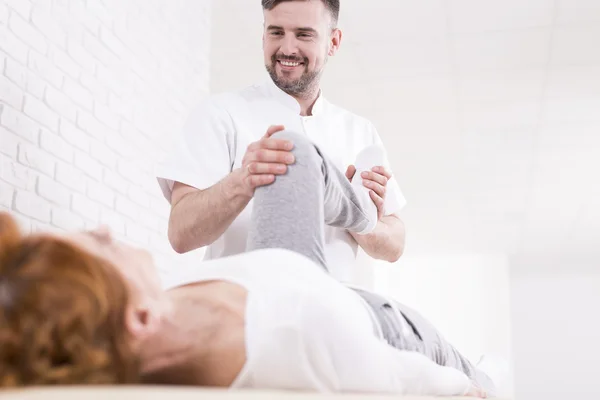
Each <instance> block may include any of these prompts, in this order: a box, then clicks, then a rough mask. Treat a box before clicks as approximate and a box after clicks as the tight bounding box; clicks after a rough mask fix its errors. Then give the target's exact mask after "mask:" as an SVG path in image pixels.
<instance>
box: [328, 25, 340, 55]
mask: <svg viewBox="0 0 600 400" xmlns="http://www.w3.org/2000/svg"><path fill="white" fill-rule="evenodd" d="M341 44H342V31H341V30H340V29H338V28H335V29H334V30H333V32H331V41H330V45H329V53H328V54H329V56H334V55H335V53H337V51H338V50H339V49H340V46H341Z"/></svg>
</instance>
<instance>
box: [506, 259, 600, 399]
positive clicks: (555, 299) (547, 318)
mask: <svg viewBox="0 0 600 400" xmlns="http://www.w3.org/2000/svg"><path fill="white" fill-rule="evenodd" d="M599 266H600V263H599V262H598V258H587V259H585V258H582V257H581V256H573V257H568V256H565V255H562V256H554V257H539V256H538V257H528V258H520V259H516V260H513V261H512V262H511V296H512V305H513V306H512V309H511V316H512V336H513V337H514V340H513V348H514V371H515V395H516V398H517V399H532V400H537V399H543V400H559V399H575V398H581V399H597V398H600V387H599V386H598V377H599V376H600V364H599V361H598V360H599V358H600V318H599V317H598V305H600V269H599Z"/></svg>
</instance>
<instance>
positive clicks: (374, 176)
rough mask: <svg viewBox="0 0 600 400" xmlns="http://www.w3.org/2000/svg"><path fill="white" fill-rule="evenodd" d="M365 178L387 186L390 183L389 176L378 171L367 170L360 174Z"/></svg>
mask: <svg viewBox="0 0 600 400" xmlns="http://www.w3.org/2000/svg"><path fill="white" fill-rule="evenodd" d="M360 176H361V177H362V178H363V179H368V180H370V181H373V182H376V183H378V184H380V185H383V186H386V185H387V183H388V178H387V177H386V176H383V175H381V174H379V173H377V172H372V171H365V172H363V173H362V174H361V175H360Z"/></svg>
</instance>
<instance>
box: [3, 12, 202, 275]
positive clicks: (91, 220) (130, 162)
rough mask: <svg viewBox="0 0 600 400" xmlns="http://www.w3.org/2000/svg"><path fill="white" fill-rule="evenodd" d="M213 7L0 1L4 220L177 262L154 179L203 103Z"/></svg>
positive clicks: (164, 205)
mask: <svg viewBox="0 0 600 400" xmlns="http://www.w3.org/2000/svg"><path fill="white" fill-rule="evenodd" d="M209 3H210V0H181V1H176V2H174V1H170V0H126V1H123V0H70V1H56V0H55V1H52V0H0V210H9V211H10V212H11V213H13V214H14V215H15V216H16V217H17V218H18V221H19V222H20V224H21V225H22V227H23V229H24V230H26V231H31V232H37V231H40V230H41V231H44V230H52V231H59V232H61V231H65V230H69V231H71V230H77V229H85V228H90V227H93V226H96V225H97V224H107V225H108V226H110V227H111V228H112V229H113V231H114V232H115V234H116V236H117V237H119V238H120V239H122V240H125V241H127V242H130V243H133V244H137V245H141V246H144V247H147V248H149V249H150V250H151V251H153V252H154V254H155V256H156V259H157V260H158V263H159V266H160V267H161V268H163V270H164V269H166V268H169V267H171V265H170V264H172V263H173V262H179V261H180V260H181V258H178V257H179V256H177V255H176V254H175V253H174V252H173V251H172V249H171V248H170V246H169V244H168V241H167V236H166V227H167V218H168V213H169V207H168V205H167V203H166V201H165V200H164V199H163V198H162V195H161V194H160V191H159V188H158V185H157V183H156V180H155V179H154V176H153V175H152V171H153V167H154V164H155V163H156V162H157V161H158V160H159V159H160V158H161V157H162V155H163V154H162V151H163V148H164V146H161V145H160V144H164V143H165V142H168V140H169V136H170V135H173V134H174V133H175V132H177V131H178V130H179V129H180V128H181V126H182V125H183V121H184V118H185V117H186V113H187V111H188V110H189V109H190V108H191V106H192V105H193V104H194V103H195V102H197V101H198V100H199V99H201V98H202V97H203V96H205V95H206V94H207V93H208V88H209V85H208V60H207V57H208V55H209V48H208V47H209V34H210V27H209V11H210V10H209V7H210V4H209ZM185 259H186V260H190V259H192V260H193V258H190V257H186V258H185Z"/></svg>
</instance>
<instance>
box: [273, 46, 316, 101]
mask: <svg viewBox="0 0 600 400" xmlns="http://www.w3.org/2000/svg"><path fill="white" fill-rule="evenodd" d="M277 60H282V61H290V62H302V63H304V71H303V72H302V75H301V76H300V78H298V79H295V80H289V79H285V78H283V77H280V76H278V75H277V69H276V68H277ZM265 67H266V68H267V72H268V73H269V75H270V76H271V79H272V80H273V82H274V83H275V85H276V86H277V87H278V88H279V89H281V90H283V91H284V92H286V93H287V94H289V95H292V96H303V95H307V94H310V93H311V92H312V91H313V90H314V89H315V86H316V84H317V83H318V78H319V76H320V75H321V70H318V71H308V59H307V58H304V59H299V58H297V57H286V56H280V55H276V54H275V55H273V56H272V57H271V65H266V66H265Z"/></svg>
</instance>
